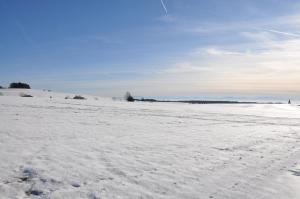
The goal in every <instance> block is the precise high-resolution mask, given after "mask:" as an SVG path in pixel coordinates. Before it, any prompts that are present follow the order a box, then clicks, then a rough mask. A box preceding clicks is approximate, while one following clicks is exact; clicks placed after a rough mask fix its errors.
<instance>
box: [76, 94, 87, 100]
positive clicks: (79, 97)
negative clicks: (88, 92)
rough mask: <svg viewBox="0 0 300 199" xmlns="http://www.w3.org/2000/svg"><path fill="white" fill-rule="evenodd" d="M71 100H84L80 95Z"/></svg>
mask: <svg viewBox="0 0 300 199" xmlns="http://www.w3.org/2000/svg"><path fill="white" fill-rule="evenodd" d="M73 99H78V100H84V99H85V98H84V97H82V96H80V95H75V97H73Z"/></svg>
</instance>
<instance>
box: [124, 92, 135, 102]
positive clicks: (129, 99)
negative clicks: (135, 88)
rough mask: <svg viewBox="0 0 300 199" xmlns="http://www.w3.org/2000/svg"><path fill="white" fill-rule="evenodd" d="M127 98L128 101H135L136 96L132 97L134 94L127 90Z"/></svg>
mask: <svg viewBox="0 0 300 199" xmlns="http://www.w3.org/2000/svg"><path fill="white" fill-rule="evenodd" d="M125 100H126V101H127V102H134V98H133V97H132V95H131V94H130V93H129V92H127V93H126V94H125Z"/></svg>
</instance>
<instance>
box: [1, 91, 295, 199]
mask: <svg viewBox="0 0 300 199" xmlns="http://www.w3.org/2000/svg"><path fill="white" fill-rule="evenodd" d="M0 92H1V93H2V94H3V95H4V96H0V158H1V160H0V169H1V170H0V198H45V199H46V198H51V199H52V198H55V199H56V198H57V199H61V198H72V199H74V198H89V199H100V198H101V199H114V198H125V199H127V198H128V199H135V198H139V199H140V198H153V199H159V198H170V199H171V198H172V199H173V198H179V199H182V198H188V199H190V198H191V199H192V198H197V199H198V198H199V199H201V198H220V199H240V198H243V199H247V198H249V199H250V198H251V199H261V198H265V199H269V198H276V199H291V198H293V199H296V198H300V106H296V105H190V104H176V103H174V104H172V103H165V104H164V103H141V102H135V103H126V102H120V101H112V100H110V99H103V98H99V99H98V100H97V99H95V98H94V97H92V96H87V97H88V99H87V100H72V99H64V97H65V96H66V94H55V93H52V92H43V91H27V93H28V92H29V93H31V94H32V95H34V97H33V98H22V97H19V96H18V92H20V91H19V90H15V91H8V90H7V91H5V90H0ZM8 95H10V96H8ZM50 95H51V96H52V99H50V98H49V96H50Z"/></svg>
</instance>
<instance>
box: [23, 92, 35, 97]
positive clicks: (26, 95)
mask: <svg viewBox="0 0 300 199" xmlns="http://www.w3.org/2000/svg"><path fill="white" fill-rule="evenodd" d="M20 96H21V97H33V96H32V95H28V94H24V93H21V94H20Z"/></svg>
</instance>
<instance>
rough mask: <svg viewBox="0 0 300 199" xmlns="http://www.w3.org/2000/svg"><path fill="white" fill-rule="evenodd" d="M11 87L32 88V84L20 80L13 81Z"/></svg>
mask: <svg viewBox="0 0 300 199" xmlns="http://www.w3.org/2000/svg"><path fill="white" fill-rule="evenodd" d="M9 88H24V89H30V86H29V84H26V83H21V82H18V83H15V82H13V83H11V84H10V85H9Z"/></svg>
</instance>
